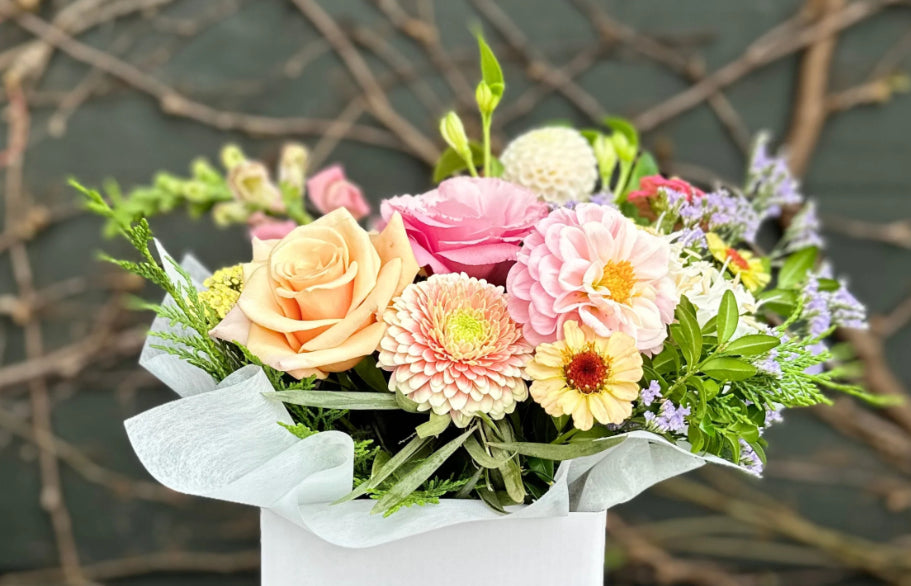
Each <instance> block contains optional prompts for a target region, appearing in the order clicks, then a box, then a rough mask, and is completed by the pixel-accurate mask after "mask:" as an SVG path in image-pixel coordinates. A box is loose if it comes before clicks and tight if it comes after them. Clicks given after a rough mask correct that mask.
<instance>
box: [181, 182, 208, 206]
mask: <svg viewBox="0 0 911 586" xmlns="http://www.w3.org/2000/svg"><path fill="white" fill-rule="evenodd" d="M182 191H183V195H184V197H186V198H187V200H189V201H190V202H192V203H208V202H209V188H208V186H207V185H206V184H205V183H203V182H202V181H187V182H185V183H184V184H183V190H182Z"/></svg>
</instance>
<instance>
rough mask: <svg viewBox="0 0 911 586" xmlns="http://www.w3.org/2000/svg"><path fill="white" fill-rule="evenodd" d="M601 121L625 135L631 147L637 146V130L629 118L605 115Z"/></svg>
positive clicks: (636, 147) (635, 147)
mask: <svg viewBox="0 0 911 586" xmlns="http://www.w3.org/2000/svg"><path fill="white" fill-rule="evenodd" d="M603 123H604V125H605V126H607V127H608V128H610V129H611V130H613V131H614V132H619V133H620V134H622V135H623V136H625V137H626V140H627V142H629V144H630V147H631V148H632V149H638V148H639V131H638V130H636V127H635V126H633V125H632V124H631V123H630V122H629V120H626V119H625V118H619V117H617V116H607V117H605V118H604V120H603ZM656 167H657V165H656Z"/></svg>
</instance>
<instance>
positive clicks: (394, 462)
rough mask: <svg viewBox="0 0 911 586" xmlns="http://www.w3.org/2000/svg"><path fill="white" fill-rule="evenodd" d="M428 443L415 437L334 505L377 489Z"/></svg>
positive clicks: (425, 439) (424, 439)
mask: <svg viewBox="0 0 911 586" xmlns="http://www.w3.org/2000/svg"><path fill="white" fill-rule="evenodd" d="M428 443H430V439H429V438H423V437H415V438H413V439H412V440H411V441H410V442H408V443H407V444H405V447H404V448H402V449H401V450H399V452H398V453H397V454H396V455H394V456H392V457H391V458H389V460H388V461H387V462H386V463H385V464H383V465H382V466H380V468H379V469H378V470H374V472H373V474H372V476H371V477H370V479H369V480H367V482H364V483H362V484H361V485H360V486H358V487H357V488H355V489H354V490H352V491H351V492H349V493H348V494H346V495H345V496H343V497H342V498H340V499H339V500H337V501H335V502H334V503H332V504H334V505H337V504H340V503H344V502H347V501H350V500H354V499H356V498H357V497H359V496H363V495H365V494H367V492H368V491H370V490H371V489H374V488H376V487H378V486H379V485H380V484H382V483H383V481H384V480H386V479H387V478H389V477H390V476H391V475H392V473H393V472H395V471H396V470H398V469H399V468H400V467H402V465H404V464H405V463H406V462H408V461H409V460H410V459H411V458H412V456H414V455H415V454H417V453H418V452H419V451H421V449H422V448H423V447H424V446H426V445H427V444H428Z"/></svg>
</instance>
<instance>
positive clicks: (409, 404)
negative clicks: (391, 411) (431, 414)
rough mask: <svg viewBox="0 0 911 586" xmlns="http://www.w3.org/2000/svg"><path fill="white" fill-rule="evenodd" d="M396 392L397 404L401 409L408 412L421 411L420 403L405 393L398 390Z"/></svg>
mask: <svg viewBox="0 0 911 586" xmlns="http://www.w3.org/2000/svg"><path fill="white" fill-rule="evenodd" d="M394 394H395V404H396V405H398V406H399V409H401V410H402V411H407V412H408V413H420V411H419V410H418V404H417V403H415V402H414V401H412V400H411V399H409V398H408V397H406V396H405V394H404V393H402V392H399V391H396V392H395V393H394Z"/></svg>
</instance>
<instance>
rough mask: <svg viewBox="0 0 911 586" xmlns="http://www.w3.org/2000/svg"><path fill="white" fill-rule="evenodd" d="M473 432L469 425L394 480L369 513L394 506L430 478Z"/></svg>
mask: <svg viewBox="0 0 911 586" xmlns="http://www.w3.org/2000/svg"><path fill="white" fill-rule="evenodd" d="M474 432H475V428H474V427H471V428H469V429H468V430H467V431H465V433H463V434H462V435H460V436H458V437H456V438H455V439H453V440H451V441H449V443H447V444H446V445H444V446H443V447H442V448H440V449H439V450H437V451H436V452H434V453H433V454H431V455H430V456H428V457H427V458H425V459H424V460H421V462H420V464H418V465H417V466H415V467H414V468H412V469H411V470H410V471H408V473H407V474H405V475H404V476H403V477H402V478H401V479H399V481H398V482H396V483H395V484H394V485H393V486H392V488H390V489H389V492H387V493H386V494H384V495H383V497H382V498H381V499H380V500H379V501H377V503H376V505H374V507H373V509H371V510H370V512H371V513H382V512H385V511H386V510H388V509H389V508H391V507H393V506H395V505H396V504H398V503H399V502H400V501H402V500H404V499H405V498H407V497H408V495H410V494H411V493H412V492H414V491H415V490H417V489H418V487H420V486H421V485H422V484H423V483H424V481H425V480H427V479H428V478H430V476H431V475H432V474H433V473H434V472H436V470H437V468H439V467H440V466H442V465H443V463H444V462H446V460H448V459H449V457H450V456H452V455H453V454H454V453H455V452H456V450H458V449H459V448H460V447H462V444H464V443H465V440H466V439H468V436H470V435H471V434H473V433H474Z"/></svg>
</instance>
